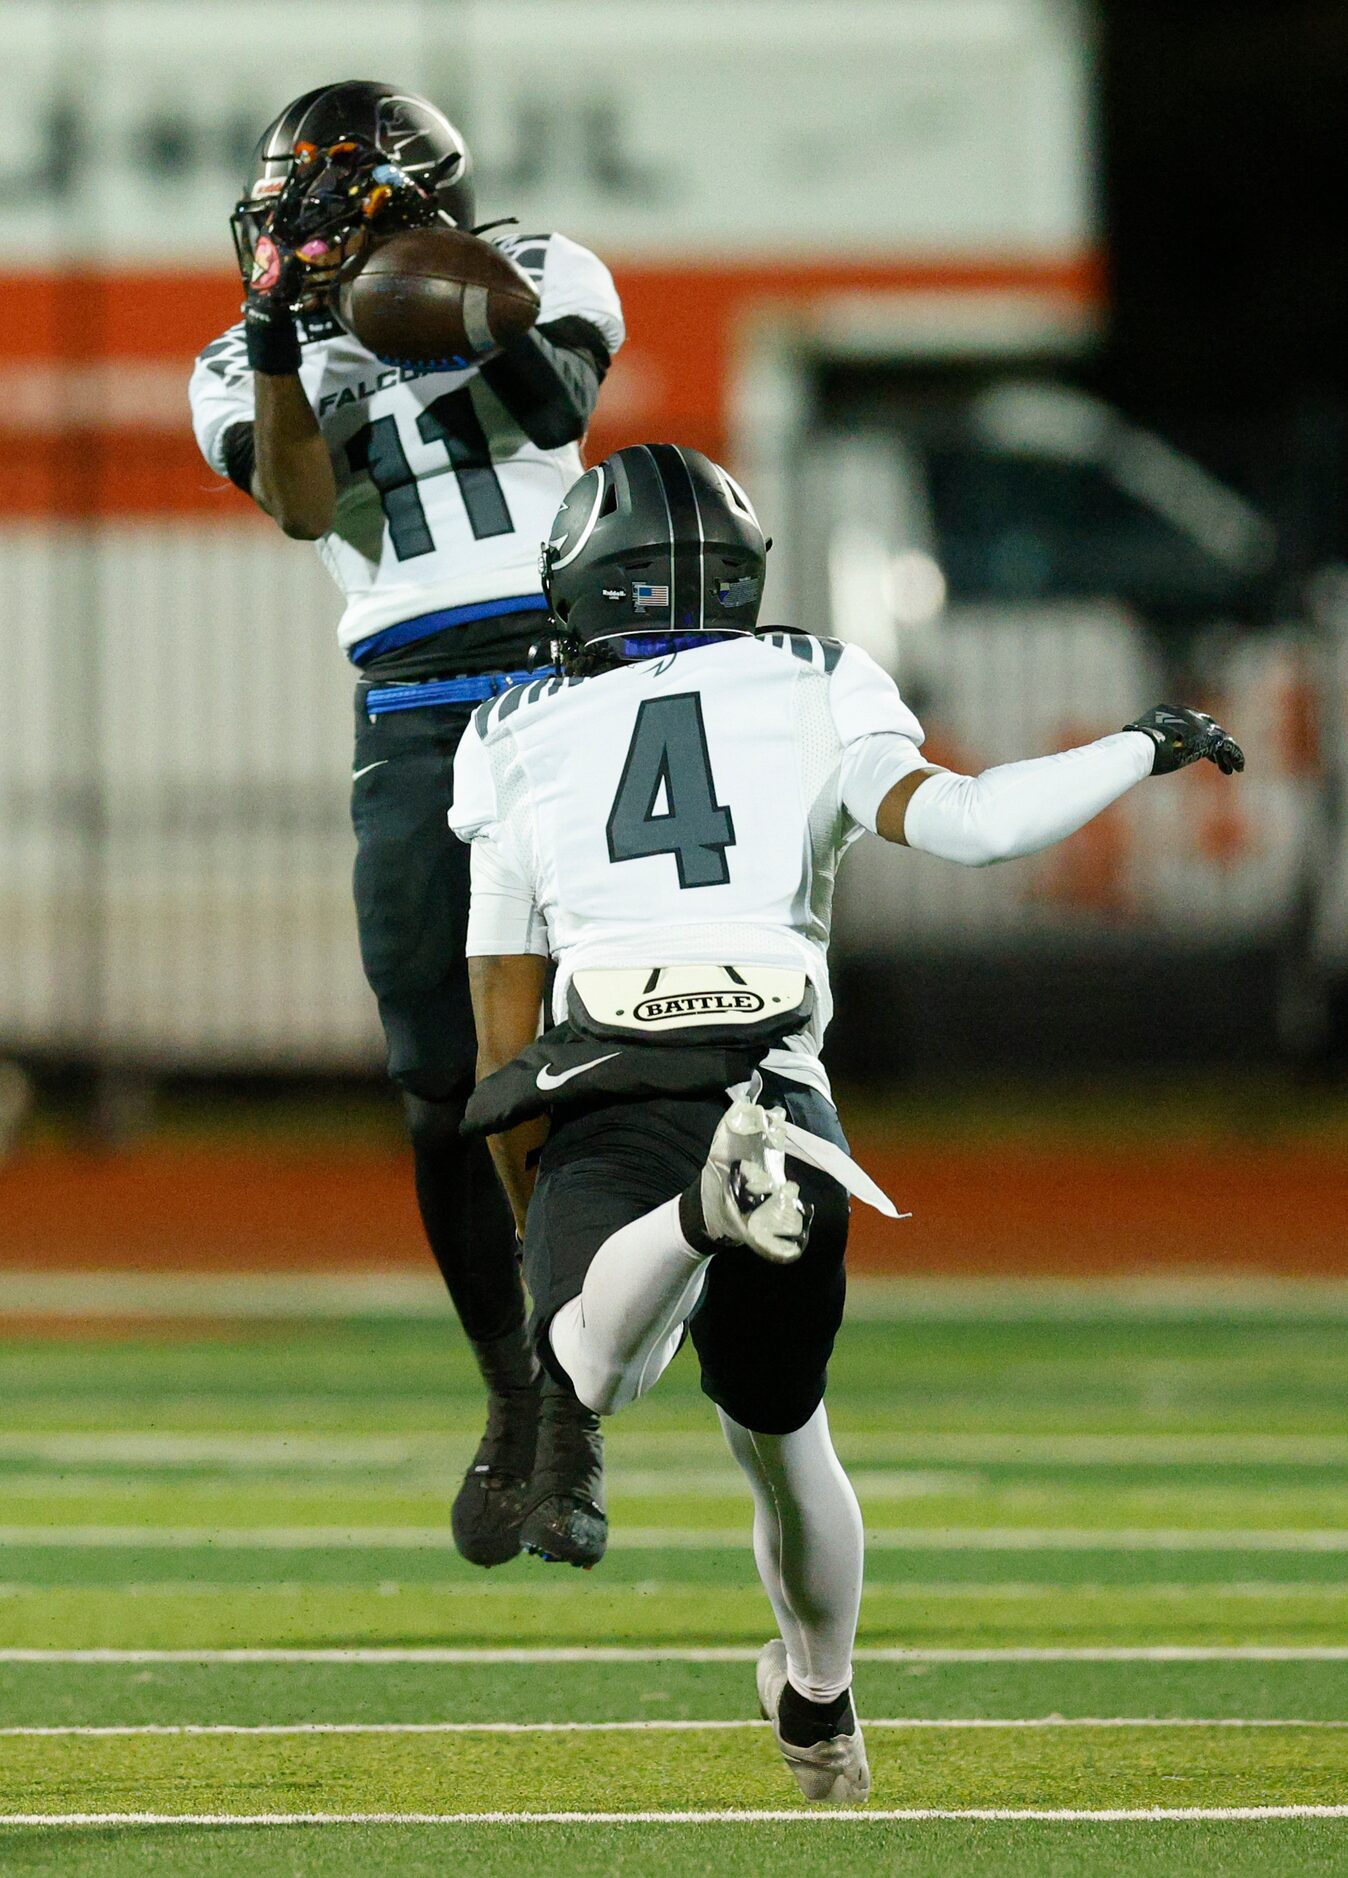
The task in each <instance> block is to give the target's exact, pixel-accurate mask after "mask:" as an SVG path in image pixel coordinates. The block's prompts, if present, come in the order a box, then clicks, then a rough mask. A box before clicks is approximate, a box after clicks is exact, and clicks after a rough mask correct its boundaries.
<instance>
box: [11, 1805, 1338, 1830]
mask: <svg viewBox="0 0 1348 1878" xmlns="http://www.w3.org/2000/svg"><path fill="white" fill-rule="evenodd" d="M931 1819H986V1820H1005V1821H1008V1822H1012V1823H1014V1822H1015V1821H1017V1820H1022V1819H1024V1820H1064V1821H1082V1822H1094V1821H1098V1822H1100V1823H1101V1824H1113V1823H1116V1822H1120V1823H1122V1822H1131V1821H1136V1822H1138V1823H1139V1824H1146V1823H1161V1822H1164V1821H1166V1820H1223V1819H1247V1820H1256V1819H1348V1806H1309V1805H1308V1806H1145V1807H1144V1806H1137V1807H1126V1806H1119V1807H1108V1808H1105V1807H1101V1808H1096V1809H1088V1808H1076V1807H1028V1806H1027V1807H1011V1806H963V1807H953V1806H952V1807H943V1806H891V1807H876V1808H875V1809H874V1811H871V1810H869V1809H866V1810H863V1809H861V1808H849V1807H837V1808H822V1807H821V1808H819V1809H817V1810H814V1811H811V1810H810V1809H808V1808H806V1807H804V1806H799V1807H792V1808H790V1809H789V1810H788V1809H787V1808H786V1807H763V1808H753V1809H750V1808H745V1809H743V1810H735V1809H724V1810H719V1811H711V1810H708V1811H706V1812H668V1813H656V1812H643V1813H598V1812H596V1813H581V1812H569V1813H563V1812H557V1813H0V1827H4V1826H738V1825H759V1824H768V1823H778V1822H780V1823H782V1824H787V1825H796V1826H799V1825H816V1826H818V1825H830V1826H834V1825H860V1826H865V1825H879V1824H884V1823H888V1822H894V1821H899V1820H911V1821H921V1820H931Z"/></svg>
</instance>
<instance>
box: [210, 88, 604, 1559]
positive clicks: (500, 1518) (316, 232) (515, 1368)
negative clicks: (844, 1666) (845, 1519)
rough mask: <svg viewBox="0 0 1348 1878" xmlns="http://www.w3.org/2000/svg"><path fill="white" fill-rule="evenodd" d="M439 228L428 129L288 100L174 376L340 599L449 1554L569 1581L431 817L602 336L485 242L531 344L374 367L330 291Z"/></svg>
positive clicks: (457, 195) (580, 295)
mask: <svg viewBox="0 0 1348 1878" xmlns="http://www.w3.org/2000/svg"><path fill="white" fill-rule="evenodd" d="M437 221H438V222H444V223H450V224H452V225H455V226H458V227H460V228H464V229H469V230H471V229H472V227H473V221H474V211H473V187H472V180H471V163H470V159H469V154H468V151H467V148H466V147H465V144H464V141H463V139H462V137H461V136H460V135H459V133H458V131H457V130H456V129H455V128H454V126H453V125H452V124H450V123H449V122H448V120H447V119H446V118H445V117H444V116H443V115H442V113H441V112H440V111H438V110H437V109H436V108H435V106H434V105H432V104H429V103H427V102H426V101H425V100H424V99H421V98H416V97H410V96H407V95H406V94H404V93H401V92H398V91H397V90H396V89H395V88H393V87H392V86H389V85H380V84H373V83H369V82H366V81H364V80H360V81H352V82H349V83H343V84H334V85H325V86H323V87H322V88H321V89H319V90H317V91H311V92H309V93H307V94H306V95H305V96H304V97H302V98H298V99H296V100H295V102H294V103H293V104H291V105H289V106H288V107H287V108H286V110H284V111H283V112H282V113H281V115H280V116H279V117H278V118H277V119H276V121H275V122H274V123H273V124H272V125H270V127H269V128H268V129H267V130H266V132H265V133H264V134H263V137H262V140H261V142H260V143H259V145H258V147H257V152H256V155H255V157H254V159H253V164H252V167H251V168H250V170H249V172H248V178H247V182H246V185H245V189H244V195H243V200H242V201H241V202H240V204H239V206H238V209H237V211H236V214H235V217H234V230H235V239H236V245H237V247H238V250H239V259H240V263H241V265H242V268H243V273H244V282H245V286H246V290H247V297H246V300H245V303H244V311H243V319H242V320H241V322H240V323H239V324H238V325H236V326H233V327H231V328H230V330H229V331H228V332H227V333H225V334H224V335H223V336H222V337H221V338H219V339H216V340H215V341H214V342H213V343H212V344H211V345H208V346H207V347H206V348H205V350H204V351H203V352H202V354H201V356H200V358H199V359H198V361H197V365H196V370H195V372H194V373H193V377H192V385H191V399H192V414H193V420H194V425H195V429H196V435H197V440H198V442H199V443H200V446H201V449H202V451H203V452H204V454H205V456H206V459H207V461H208V462H209V463H210V464H211V466H212V467H213V468H214V469H216V470H218V471H220V472H221V473H222V474H223V475H227V476H229V477H230V478H231V479H232V480H233V481H234V482H235V483H237V485H238V486H239V488H240V489H242V490H244V491H246V492H247V493H248V494H249V495H251V496H252V498H253V500H254V501H255V502H257V503H258V504H259V505H260V506H261V507H262V508H263V509H265V510H266V512H267V514H268V515H270V516H271V517H272V518H273V520H274V521H275V522H276V523H277V524H278V525H279V527H280V528H282V529H283V530H284V532H285V533H286V534H287V535H291V536H296V537H299V538H301V539H304V540H312V541H316V542H317V543H318V552H319V554H320V556H321V557H322V560H323V562H324V564H325V565H326V567H327V568H328V571H329V572H330V573H331V574H332V575H333V577H334V579H335V580H336V582H337V585H338V586H339V587H340V588H341V590H342V593H343V595H344V598H345V611H344V612H343V614H342V619H341V625H340V627H339V636H340V640H341V644H342V647H343V649H344V650H345V652H346V653H347V655H348V657H349V658H350V659H351V660H352V662H353V663H354V664H355V666H356V668H357V670H358V671H359V673H360V677H359V679H358V681H357V685H356V746H355V761H354V764H353V776H352V783H353V792H352V819H353V821H354V824H355V831H356V841H357V854H356V869H355V894H356V909H357V915H358V920H359V927H360V944H361V956H362V959H363V961H364V965H365V972H366V975H367V977H368V979H369V981H370V984H371V986H372V988H373V990H374V992H375V995H376V997H377V998H378V1000H379V1012H380V1016H381V1018H382V1020H383V1026H384V1035H385V1038H386V1041H387V1045H388V1062H389V1074H390V1075H391V1076H392V1078H393V1080H394V1082H395V1083H397V1084H398V1085H399V1087H400V1088H401V1090H402V1091H403V1094H404V1097H405V1101H406V1106H407V1111H408V1117H409V1121H410V1127H411V1136H412V1149H413V1156H414V1162H415V1170H416V1190H417V1199H418V1201H419V1203H420V1208H421V1217H422V1220H423V1222H424V1225H425V1228H426V1235H427V1238H428V1239H429V1240H430V1243H431V1248H432V1250H433V1252H434V1254H435V1257H436V1260H437V1262H438V1264H439V1266H440V1270H441V1272H442V1273H443V1274H444V1278H445V1283H446V1284H447V1285H448V1287H449V1292H450V1296H451V1298H452V1299H453V1301H454V1306H455V1309H456V1310H457V1311H458V1314H459V1316H460V1318H461V1319H462V1321H463V1326H464V1329H465V1330H466V1331H467V1333H468V1335H469V1337H470V1338H471V1339H472V1342H473V1347H474V1350H475V1351H476V1354H477V1360H478V1363H479V1365H480V1367H481V1370H482V1375H483V1378H484V1380H485V1382H486V1385H487V1390H488V1401H489V1413H488V1421H487V1429H486V1433H485V1435H484V1437H483V1440H482V1444H481V1446H480V1447H479V1449H478V1451H477V1454H476V1456H475V1458H474V1461H473V1465H472V1467H471V1468H470V1470H469V1472H468V1474H467V1476H466V1478H465V1481H464V1484H463V1487H462V1489H461V1490H460V1492H459V1494H458V1497H457V1499H456V1500H455V1503H454V1537H455V1540H456V1542H457V1544H458V1547H459V1550H460V1551H461V1552H462V1553H463V1555H464V1557H465V1558H468V1559H471V1560H473V1561H474V1562H475V1563H477V1564H479V1565H495V1564H499V1563H500V1562H501V1561H503V1560H505V1559H508V1558H511V1557H513V1556H514V1555H515V1554H516V1553H517V1552H518V1551H519V1549H520V1545H521V1543H522V1542H523V1543H524V1544H526V1545H528V1546H529V1547H530V1548H531V1549H534V1550H537V1551H541V1552H543V1553H545V1554H547V1555H549V1556H553V1557H560V1558H566V1559H569V1560H571V1561H572V1562H573V1563H576V1564H593V1563H594V1561H595V1559H596V1558H598V1557H599V1556H600V1555H602V1552H603V1549H604V1544H605V1521H604V1515H603V1512H602V1497H601V1495H602V1474H601V1452H602V1450H601V1446H600V1438H599V1433H598V1424H597V1422H596V1420H595V1417H594V1416H593V1415H592V1414H591V1413H590V1412H589V1411H588V1410H585V1409H582V1408H581V1407H580V1405H579V1404H578V1403H577V1402H576V1401H575V1398H574V1397H573V1396H571V1395H570V1393H569V1392H567V1393H563V1392H562V1391H560V1390H559V1389H558V1388H557V1387H556V1385H555V1384H550V1383H549V1382H548V1381H547V1380H546V1379H541V1378H540V1375H539V1371H538V1366H537V1362H536V1359H535V1356H534V1352H533V1348H532V1344H531V1342H530V1340H529V1338H528V1336H527V1333H526V1329H525V1321H524V1295H523V1290H522V1287H521V1283H520V1277H519V1271H518V1264H517V1258H516V1248H515V1239H514V1230H513V1226H512V1222H511V1217H510V1210H509V1208H508V1207H507V1205H506V1203H505V1200H504V1197H503V1196H502V1193H501V1190H500V1187H499V1186H498V1184H497V1181H496V1178H495V1176H494V1174H493V1172H492V1167H491V1162H490V1158H489V1156H488V1154H487V1152H486V1150H485V1148H484V1146H483V1145H482V1143H481V1142H475V1141H465V1140H463V1139H462V1138H461V1137H460V1134H459V1121H460V1118H461V1116H462V1113H463V1104H464V1101H465V1099H466V1097H467V1095H468V1092H469V1090H470V1089H471V1088H472V1082H473V1062H474V1055H475V1044H474V1038H473V1029H472V1013H471V1007H470V1003H469V996H468V980H467V974H466V968H465V965H464V958H463V942H464V935H465V930H466V924H467V917H468V857H467V854H466V853H465V851H464V850H463V848H462V847H461V846H460V844H459V843H458V842H457V841H455V839H454V837H453V836H452V835H451V834H450V832H449V829H448V828H447V826H446V822H445V812H446V810H447V808H448V807H449V802H450V795H451V788H452V764H453V758H454V751H455V748H456V746H457V744H458V741H459V738H460V736H461V735H462V734H463V730H464V726H465V725H466V724H467V722H468V720H469V717H470V715H471V713H472V711H473V709H474V708H475V707H476V706H477V705H478V704H479V703H480V702H481V701H482V700H483V699H485V698H489V697H492V696H494V695H497V694H499V693H501V692H503V691H506V690H507V688H508V687H509V686H510V685H511V684H512V683H514V682H515V681H516V680H517V679H519V678H521V677H525V676H527V675H528V671H529V668H530V667H531V666H532V664H533V662H534V660H533V648H534V646H535V644H537V643H539V642H540V641H541V642H543V643H546V621H547V615H546V611H545V608H544V600H543V595H542V593H541V592H540V591H539V584H538V565H537V555H538V545H537V544H538V540H539V537H540V535H542V534H543V533H545V532H546V530H547V527H548V525H549V523H550V522H551V520H552V517H553V515H554V514H555V513H556V509H557V504H558V503H559V502H560V501H561V499H562V496H563V495H564V494H565V492H566V490H567V489H568V488H569V487H570V485H571V484H572V483H573V482H574V481H575V479H576V477H577V476H578V475H579V474H580V470H581V460H580V454H579V450H578V447H577V445H578V440H579V438H580V437H581V436H582V434H583V432H584V430H585V427H586V424H587V422H588V420H589V417H590V413H591V411H592V410H593V408H594V404H595V400H596V398H597V396H598V393H599V386H600V382H601V380H602V379H603V377H604V373H605V371H606V370H607V368H608V364H609V360H610V358H611V357H612V355H613V354H614V353H615V352H616V351H617V349H618V347H619V345H620V344H621V343H622V339H623V321H622V312H621V309H620V307H619V304H618V299H617V295H616V293H615V292H614V287H613V282H612V279H611V278H610V275H609V272H608V270H607V268H606V267H604V265H603V263H602V262H600V261H599V260H598V259H596V257H595V256H594V255H593V254H591V253H589V252H588V251H587V250H586V249H584V248H581V247H578V246H577V245H576V244H575V243H574V242H572V241H568V240H567V239H566V237H565V236H563V235H557V234H543V235H519V234H498V235H497V236H496V237H494V239H495V240H496V241H497V243H498V245H499V246H500V247H501V248H503V249H504V250H505V252H506V253H507V254H508V255H510V256H511V257H512V258H513V259H514V261H515V262H516V263H517V265H518V266H520V267H521V268H523V270H524V271H525V273H526V274H528V275H529V276H530V277H531V279H532V280H533V282H534V285H535V286H536V288H537V290H538V293H539V295H540V299H541V308H540V311H539V315H538V320H537V323H536V324H535V326H534V327H533V329H532V330H531V331H530V332H529V333H528V334H527V335H526V336H525V337H524V338H523V339H521V340H520V341H519V342H518V343H517V344H515V345H512V346H511V347H509V348H508V349H507V350H506V351H504V352H502V353H499V354H498V355H497V356H495V357H493V358H489V359H488V360H486V361H485V362H483V363H481V364H479V365H477V366H470V367H468V368H466V369H457V368H453V369H451V368H449V367H445V368H443V369H442V368H441V367H440V366H438V365H437V366H428V365H403V366H399V365H398V364H397V363H396V362H390V361H388V360H381V359H378V358H376V357H374V356H373V354H371V353H370V352H368V351H366V350H365V348H364V347H363V346H362V345H360V344H359V343H358V342H357V340H356V339H355V338H354V337H353V336H352V335H351V334H350V333H349V332H347V331H345V330H344V329H343V328H342V326H341V325H340V323H339V322H338V320H337V318H336V316H335V313H334V311H333V303H334V297H335V288H336V287H337V285H338V284H339V283H340V281H341V280H342V279H343V278H345V276H346V274H347V272H349V270H350V269H351V268H352V267H353V266H354V265H357V264H358V262H359V258H360V257H361V256H362V255H363V254H364V253H365V251H366V249H367V246H368V244H369V242H370V241H372V240H375V241H377V240H378V238H379V236H380V235H381V234H382V233H385V232H390V233H391V232H394V231H396V230H398V229H400V228H404V227H408V226H422V225H428V224H430V225H433V224H434V223H436V222H437ZM275 623H276V625H277V626H278V627H279V626H281V625H283V624H284V622H281V621H277V622H275Z"/></svg>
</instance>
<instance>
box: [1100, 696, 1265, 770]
mask: <svg viewBox="0 0 1348 1878" xmlns="http://www.w3.org/2000/svg"><path fill="white" fill-rule="evenodd" d="M1123 728H1124V729H1125V730H1140V731H1141V732H1142V733H1143V735H1144V736H1146V737H1150V738H1151V740H1152V743H1153V744H1154V745H1155V749H1154V751H1153V754H1152V759H1151V773H1152V775H1153V776H1168V775H1169V774H1170V772H1171V771H1172V770H1176V769H1183V768H1184V767H1185V766H1186V764H1189V763H1197V762H1198V761H1199V760H1200V759H1202V758H1206V759H1207V761H1208V762H1209V763H1215V764H1216V765H1217V767H1218V769H1219V770H1220V771H1221V772H1222V774H1223V776H1230V775H1231V774H1232V773H1233V772H1234V771H1236V770H1241V769H1244V767H1245V752H1244V751H1243V750H1242V749H1241V747H1240V745H1239V744H1238V743H1237V742H1236V740H1235V738H1234V737H1233V736H1231V734H1230V733H1229V731H1225V730H1223V729H1222V727H1221V725H1220V724H1218V723H1215V722H1214V721H1213V719H1212V718H1210V717H1209V716H1208V714H1207V712H1206V711H1191V710H1190V709H1189V707H1188V706H1187V705H1184V704H1178V705H1177V704H1158V705H1156V706H1154V707H1153V709H1152V710H1150V711H1144V712H1143V713H1142V715H1141V717H1139V718H1135V719H1134V720H1133V722H1132V723H1131V724H1125V725H1124V727H1123Z"/></svg>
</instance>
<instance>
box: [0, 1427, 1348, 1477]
mask: <svg viewBox="0 0 1348 1878" xmlns="http://www.w3.org/2000/svg"><path fill="white" fill-rule="evenodd" d="M477 1433H478V1429H477V1425H476V1424H471V1425H470V1424H469V1423H468V1422H465V1423H464V1424H463V1425H462V1426H461V1427H460V1426H458V1425H454V1426H449V1427H446V1428H444V1429H437V1430H435V1431H429V1430H418V1431H416V1432H409V1433H406V1434H402V1435H361V1434H342V1435H321V1434H313V1433H312V1432H310V1431H309V1430H302V1429H295V1430H287V1429H272V1430H261V1431H259V1432H258V1433H257V1434H255V1435H248V1434H239V1433H233V1432H216V1433H193V1432H190V1431H183V1432H181V1433H179V1432H166V1431H163V1430H149V1429H139V1428H125V1429H109V1430H107V1431H106V1432H105V1431H102V1430H97V1431H83V1430H81V1431H66V1430H55V1431H52V1432H47V1433H32V1432H29V1431H25V1430H21V1429H4V1430H0V1459H17V1460H38V1461H55V1462H58V1463H69V1462H76V1463H78V1462H82V1461H97V1462H100V1463H103V1464H106V1465H114V1464H124V1465H141V1466H147V1467H190V1466H200V1465H209V1464H210V1463H211V1462H218V1463H220V1464H221V1465H223V1466H230V1467H241V1468H244V1469H251V1468H254V1467H258V1468H266V1467H273V1466H285V1467H296V1468H299V1467H314V1468H320V1469H327V1468H342V1467H372V1468H381V1469H382V1468H386V1467H399V1466H407V1465H412V1464H414V1463H420V1464H423V1465H427V1466H432V1465H439V1464H440V1463H442V1462H443V1460H444V1457H445V1453H446V1450H447V1449H448V1448H450V1447H452V1446H453V1445H454V1443H455V1442H457V1441H462V1440H465V1439H467V1438H468V1437H469V1436H470V1435H471V1436H472V1438H473V1439H476V1437H477ZM834 1434H835V1438H836V1439H837V1443H838V1447H839V1449H840V1451H841V1452H842V1454H843V1456H844V1459H845V1460H847V1461H848V1463H849V1464H850V1465H852V1466H854V1467H865V1466H876V1465H881V1464H885V1463H888V1464H889V1465H890V1466H892V1467H896V1468H897V1467H902V1466H905V1465H906V1464H907V1463H909V1462H919V1463H922V1462H928V1461H940V1462H958V1463H961V1464H965V1465H969V1466H978V1465H981V1464H984V1463H1008V1464H1012V1465H1016V1466H1035V1465H1040V1464H1042V1465H1046V1466H1080V1467H1111V1466H1119V1465H1128V1464H1142V1465H1153V1466H1157V1467H1171V1466H1183V1465H1185V1464H1187V1463H1203V1464H1211V1465H1218V1466H1220V1465H1231V1466H1240V1467H1251V1466H1300V1467H1316V1466H1324V1467H1332V1466H1338V1465H1342V1464H1343V1463H1345V1462H1348V1435H1313V1434H1307V1435H1258V1434H1253V1435H1245V1434H1124V1435H1108V1434H1102V1435H1073V1434H1065V1435H1050V1434H1024V1435H1018V1434H998V1433H986V1434H953V1433H947V1432H945V1431H937V1432H932V1433H905V1432H902V1431H898V1430H896V1431H895V1432H893V1433H892V1434H891V1433H869V1434H849V1433H848V1432H847V1431H846V1430H845V1429H844V1430H841V1431H840V1430H837V1429H835V1430H834ZM626 1455H631V1456H636V1457H639V1458H641V1459H642V1461H643V1462H644V1464H645V1465H646V1466H648V1467H649V1466H651V1464H652V1463H653V1462H655V1461H657V1460H658V1458H659V1457H660V1456H662V1455H669V1456H670V1457H671V1471H675V1472H677V1471H683V1470H687V1469H689V1468H692V1467H695V1466H696V1465H697V1464H698V1462H699V1460H700V1459H702V1458H703V1457H705V1458H706V1459H707V1460H708V1461H710V1462H713V1463H718V1462H719V1463H722V1464H724V1462H725V1458H726V1455H725V1445H724V1443H723V1442H722V1441H721V1439H720V1437H719V1436H718V1435H716V1434H715V1433H711V1432H708V1431H706V1430H697V1429H689V1430H688V1431H687V1432H683V1431H673V1430H654V1429H651V1430H646V1429H633V1430H632V1431H631V1432H630V1433H629V1432H628V1431H627V1430H626V1429H624V1430H623V1431H622V1436H621V1443H620V1454H619V1457H618V1460H617V1464H616V1466H615V1469H614V1472H615V1473H616V1474H619V1475H621V1472H622V1468H623V1459H622V1457H623V1456H626ZM658 1471H660V1472H661V1474H662V1485H664V1484H667V1476H664V1472H663V1469H660V1470H658ZM629 1490H630V1489H629Z"/></svg>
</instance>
